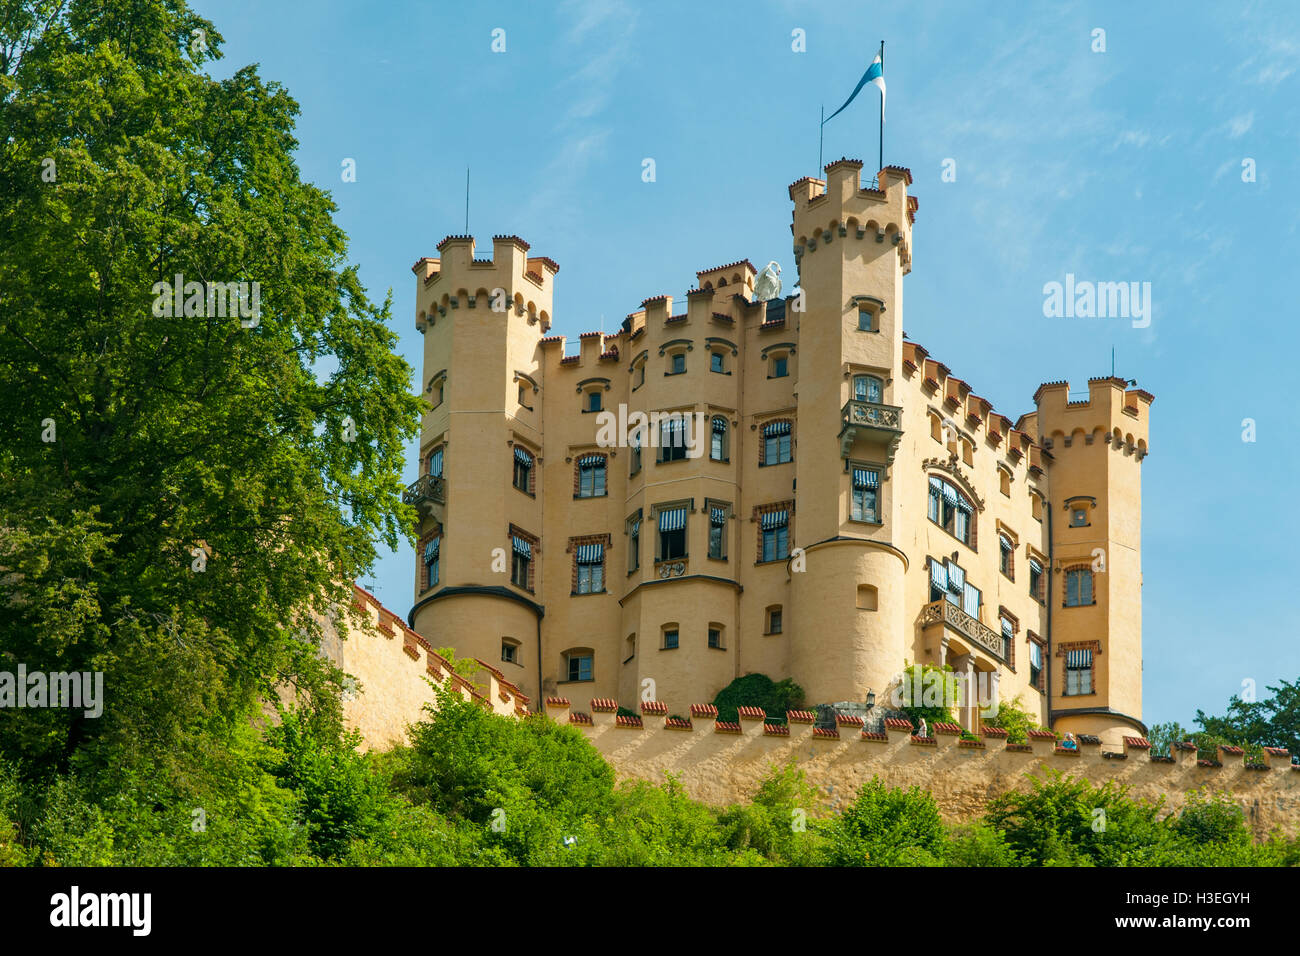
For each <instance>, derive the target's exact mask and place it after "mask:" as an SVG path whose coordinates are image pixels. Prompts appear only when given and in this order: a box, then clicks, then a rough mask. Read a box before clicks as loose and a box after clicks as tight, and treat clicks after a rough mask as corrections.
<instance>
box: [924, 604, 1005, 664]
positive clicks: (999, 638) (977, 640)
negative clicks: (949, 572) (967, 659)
mask: <svg viewBox="0 0 1300 956" xmlns="http://www.w3.org/2000/svg"><path fill="white" fill-rule="evenodd" d="M938 624H942V625H943V626H944V627H947V628H951V629H952V630H954V631H956V632H957V633H958V634H959V635H961V636H962V637H965V638H966V639H967V640H969V641H971V642H972V643H974V644H977V645H979V647H980V649H981V650H984V651H987V652H989V653H990V654H992V655H993V656H994V657H995V658H997V659H998V660H1000V661H1002V662H1003V663H1005V664H1009V663H1010V662H1011V648H1010V647H1008V646H1007V639H1006V637H1004V636H1003V635H1002V634H1001V633H1000V632H998V631H995V630H993V628H991V627H989V626H988V625H986V624H981V623H980V622H979V621H978V620H977V619H976V618H975V617H974V616H973V615H971V614H968V613H966V611H964V610H963V609H962V608H961V607H959V606H958V605H956V604H954V603H953V602H952V601H948V600H944V599H941V600H938V601H931V602H930V603H929V604H927V605H926V606H925V607H923V608H921V629H922V630H925V629H926V628H929V627H932V626H934V625H938Z"/></svg>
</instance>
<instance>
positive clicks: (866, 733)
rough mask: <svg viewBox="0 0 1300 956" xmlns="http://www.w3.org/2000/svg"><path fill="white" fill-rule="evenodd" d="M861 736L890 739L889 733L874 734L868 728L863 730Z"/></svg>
mask: <svg viewBox="0 0 1300 956" xmlns="http://www.w3.org/2000/svg"><path fill="white" fill-rule="evenodd" d="M861 736H862V739H863V740H882V741H887V740H889V735H888V734H873V733H871V732H870V731H868V730H864V731H862V734H861Z"/></svg>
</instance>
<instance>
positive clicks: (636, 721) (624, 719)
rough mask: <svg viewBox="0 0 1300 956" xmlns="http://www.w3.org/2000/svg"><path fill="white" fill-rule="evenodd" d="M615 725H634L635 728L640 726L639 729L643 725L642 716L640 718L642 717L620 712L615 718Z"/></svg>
mask: <svg viewBox="0 0 1300 956" xmlns="http://www.w3.org/2000/svg"><path fill="white" fill-rule="evenodd" d="M614 726H615V727H634V728H638V729H639V728H640V727H641V726H642V724H641V718H640V717H635V716H631V717H630V716H628V715H627V714H619V715H618V716H617V717H615V718H614Z"/></svg>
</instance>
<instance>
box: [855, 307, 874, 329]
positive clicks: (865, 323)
mask: <svg viewBox="0 0 1300 956" xmlns="http://www.w3.org/2000/svg"><path fill="white" fill-rule="evenodd" d="M858 331H859V332H876V331H878V330H877V328H876V316H875V313H874V312H872V311H871V310H870V309H869V308H867V307H866V306H858Z"/></svg>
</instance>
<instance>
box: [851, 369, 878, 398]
mask: <svg viewBox="0 0 1300 956" xmlns="http://www.w3.org/2000/svg"><path fill="white" fill-rule="evenodd" d="M883 394H884V386H883V383H882V382H881V381H880V379H878V378H876V377H875V376H874V375H855V376H853V400H854V401H855V402H874V403H875V404H877V405H879V404H880V402H881V396H882V395H883Z"/></svg>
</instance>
